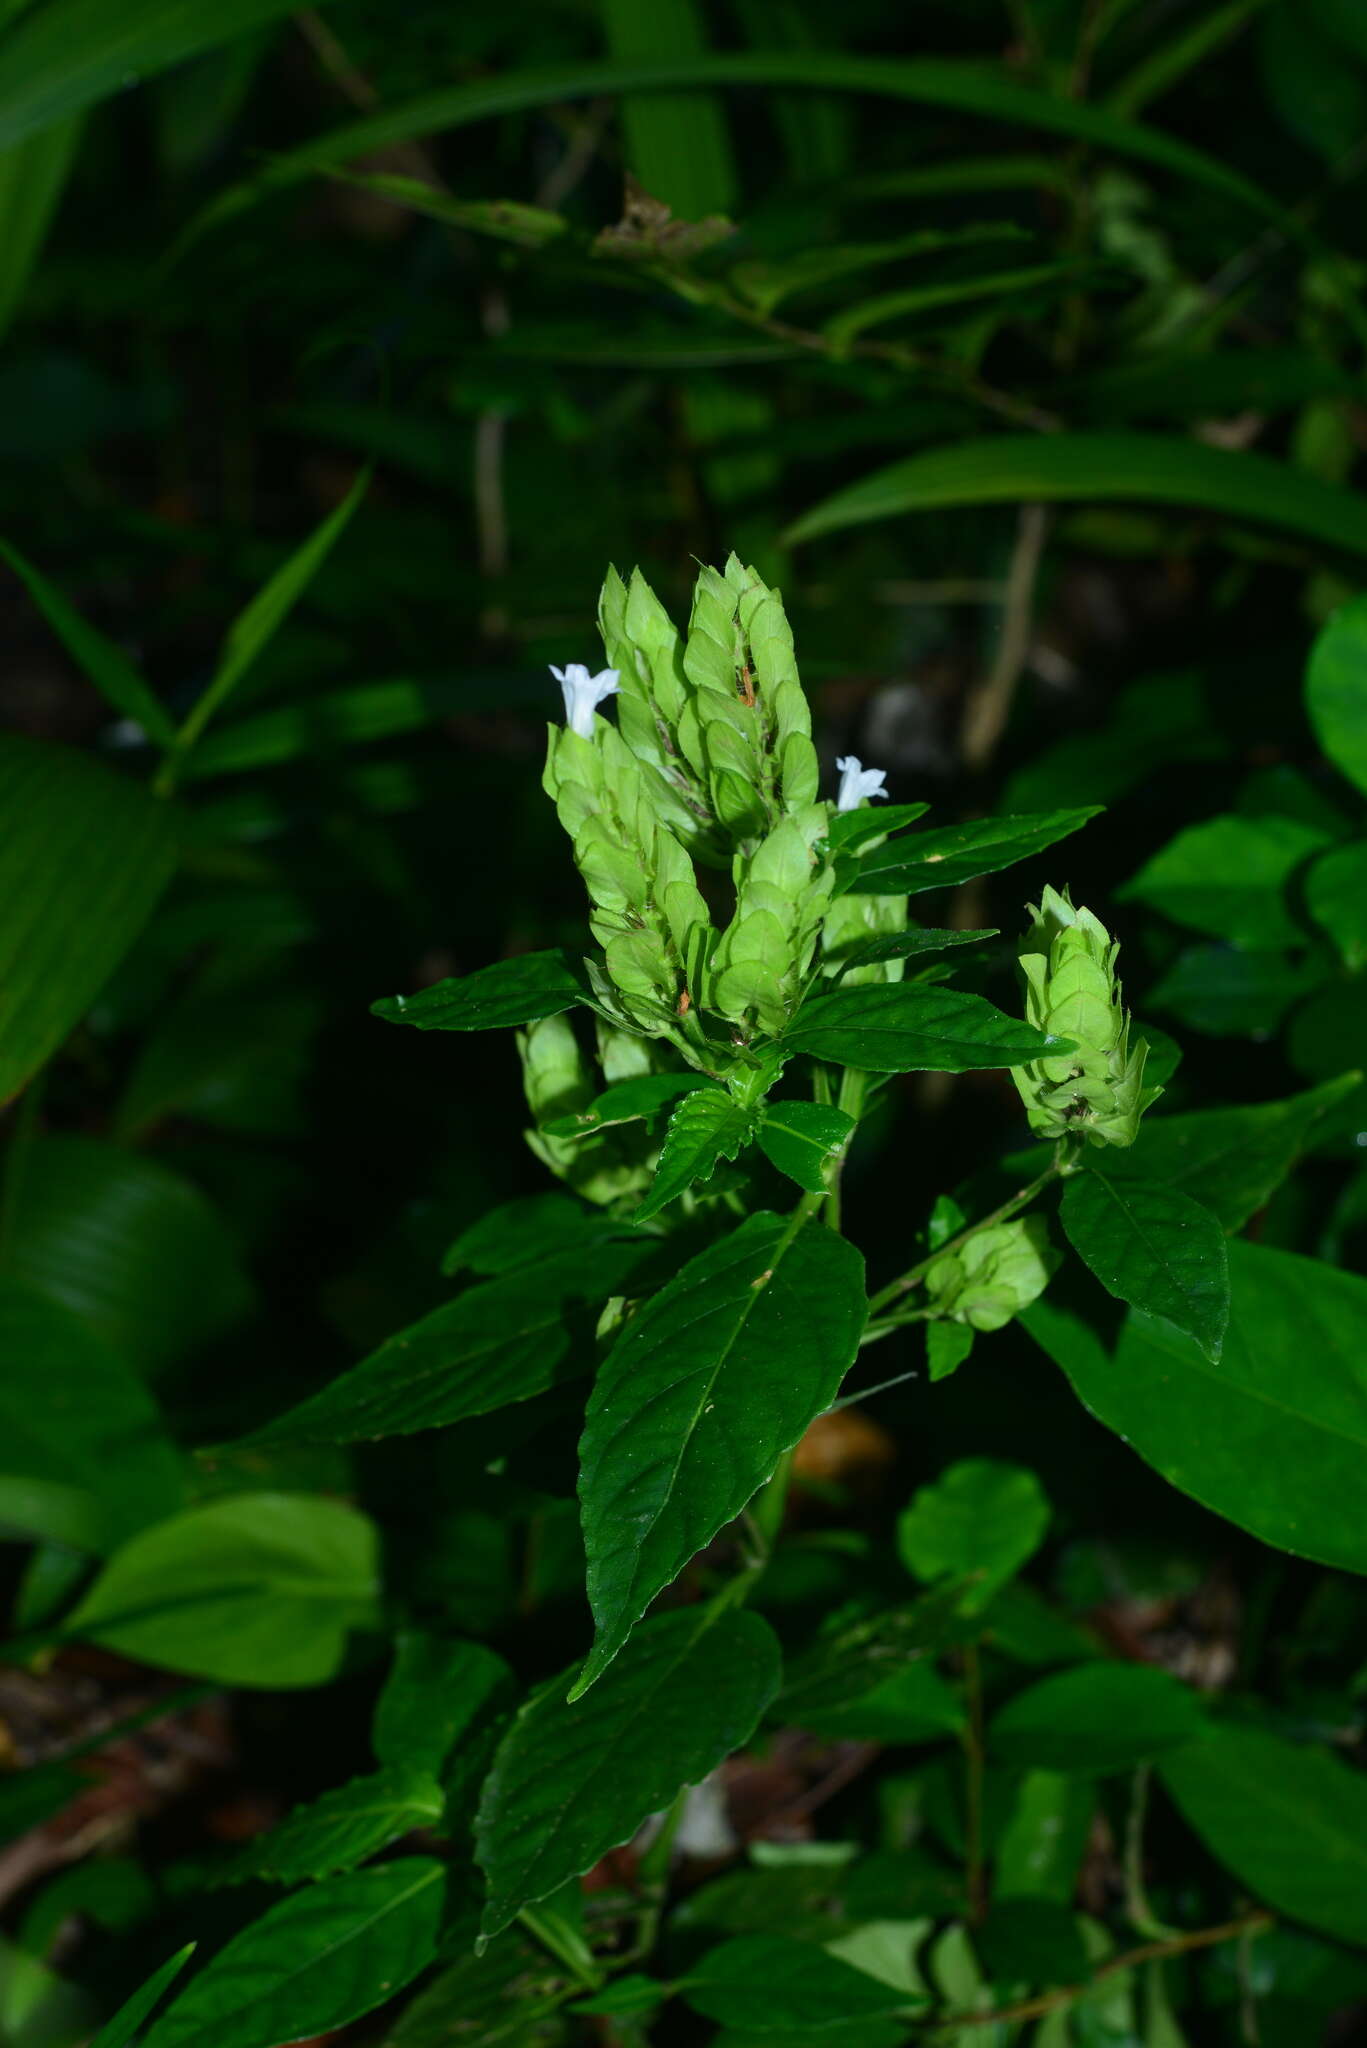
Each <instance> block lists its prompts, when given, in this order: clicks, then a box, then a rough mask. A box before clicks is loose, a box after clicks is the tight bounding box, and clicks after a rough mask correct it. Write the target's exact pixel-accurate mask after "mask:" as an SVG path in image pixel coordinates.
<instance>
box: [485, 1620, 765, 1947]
mask: <svg viewBox="0 0 1367 2048" xmlns="http://www.w3.org/2000/svg"><path fill="white" fill-rule="evenodd" d="M779 1670H780V1660H779V1649H778V1644H777V1642H776V1641H775V1639H774V1636H773V1633H772V1631H771V1630H770V1629H769V1627H768V1625H767V1624H766V1623H765V1622H763V1621H761V1620H760V1618H759V1616H758V1615H757V1614H747V1613H743V1612H735V1611H731V1612H723V1613H720V1614H718V1613H714V1612H712V1611H711V1610H709V1609H707V1608H703V1607H690V1608H686V1609H683V1610H680V1611H678V1612H676V1613H673V1614H660V1615H656V1616H655V1617H654V1618H653V1619H652V1620H650V1621H648V1622H646V1623H645V1624H644V1625H643V1626H642V1627H641V1628H639V1629H638V1630H637V1631H636V1634H635V1635H634V1636H633V1638H632V1640H631V1642H630V1643H629V1644H628V1645H627V1648H626V1649H625V1650H624V1651H623V1653H622V1655H621V1656H620V1657H619V1658H618V1660H617V1662H616V1663H615V1664H614V1666H613V1668H612V1670H611V1671H609V1672H608V1673H607V1674H606V1676H605V1677H604V1679H603V1682H602V1684H601V1685H599V1686H596V1687H595V1688H594V1691H593V1692H592V1694H591V1695H590V1696H589V1697H588V1698H587V1699H580V1700H577V1701H574V1702H571V1701H568V1700H567V1699H566V1697H565V1678H564V1676H563V1675H562V1676H560V1677H559V1678H555V1679H552V1680H551V1682H550V1683H549V1684H548V1685H544V1686H542V1687H541V1688H540V1689H539V1690H538V1691H537V1692H535V1693H533V1694H532V1696H531V1698H530V1699H529V1700H528V1701H527V1703H526V1705H525V1706H524V1707H523V1708H522V1711H521V1712H520V1713H519V1714H518V1716H517V1718H516V1720H515V1721H514V1722H513V1724H512V1726H511V1727H510V1728H509V1730H508V1732H507V1734H506V1735H505V1736H504V1738H503V1741H502V1743H501V1744H500V1745H499V1751H498V1755H497V1757H496V1758H495V1760H494V1767H493V1769H492V1770H491V1771H490V1773H489V1776H488V1778H487V1780H486V1781H485V1786H484V1792H483V1796H482V1798H481V1800H480V1809H479V1818H478V1820H477V1822H476V1824H475V1854H476V1857H477V1858H478V1860H479V1862H480V1864H481V1866H482V1868H483V1870H484V1873H485V1876H486V1877H487V1879H488V1884H489V1896H488V1901H487V1904H486V1905H485V1909H484V1920H483V1933H484V1935H485V1936H486V1937H488V1936H490V1935H495V1934H498V1933H499V1932H500V1931H501V1930H502V1929H503V1928H505V1927H506V1926H507V1925H508V1923H509V1921H510V1920H512V1919H513V1918H514V1917H515V1915H516V1914H517V1913H518V1912H519V1911H520V1910H521V1908H522V1907H523V1906H525V1905H529V1904H532V1903H534V1902H535V1901H536V1900H537V1899H544V1898H545V1897H546V1896H547V1895H548V1894H549V1893H550V1892H553V1891H555V1890H557V1889H558V1887H559V1886H560V1885H562V1884H564V1883H565V1881H566V1880H567V1879H568V1878H573V1877H578V1876H579V1875H580V1874H581V1873H582V1872H583V1871H585V1870H590V1869H592V1867H593V1865H594V1864H595V1863H596V1862H597V1861H598V1860H599V1858H600V1857H601V1856H604V1855H606V1853H607V1851H608V1850H609V1849H613V1848H616V1847H617V1846H618V1844H619V1843H622V1842H625V1841H628V1840H629V1839H630V1838H631V1836H632V1835H633V1834H635V1832H636V1830H637V1828H638V1827H639V1826H640V1824H641V1822H642V1821H643V1820H644V1819H645V1818H646V1816H647V1814H651V1813H655V1812H658V1811H659V1809H660V1808H661V1807H663V1806H667V1805H668V1804H669V1802H670V1800H671V1799H673V1797H674V1795H675V1793H676V1792H677V1791H678V1790H679V1789H680V1787H681V1786H683V1785H696V1784H698V1783H700V1782H701V1780H702V1779H703V1778H705V1777H706V1776H707V1774H708V1772H709V1771H711V1770H714V1769H715V1768H716V1766H717V1765H718V1764H719V1763H720V1762H721V1761H722V1760H723V1758H724V1757H727V1756H729V1755H730V1754H731V1752H732V1751H733V1750H736V1749H739V1748H740V1746H741V1744H742V1743H744V1742H746V1741H748V1739H749V1737H750V1736H751V1734H752V1733H753V1732H754V1729H755V1727H756V1726H757V1724H758V1722H759V1718H760V1715H761V1714H762V1713H763V1712H764V1710H765V1708H766V1707H767V1706H768V1705H769V1702H770V1701H771V1700H772V1699H773V1697H774V1695H775V1693H776V1692H777V1691H778V1684H779Z"/></svg>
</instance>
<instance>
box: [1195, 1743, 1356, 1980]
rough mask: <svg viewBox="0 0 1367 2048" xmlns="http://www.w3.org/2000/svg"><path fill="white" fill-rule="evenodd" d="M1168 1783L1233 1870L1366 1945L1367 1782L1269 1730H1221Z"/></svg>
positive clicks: (1288, 1910) (1291, 1912) (1310, 1918)
mask: <svg viewBox="0 0 1367 2048" xmlns="http://www.w3.org/2000/svg"><path fill="white" fill-rule="evenodd" d="M1159 1770H1160V1771H1161V1773H1162V1777H1163V1783H1164V1785H1165V1786H1166V1788H1167V1790H1168V1791H1169V1793H1170V1794H1171V1795H1172V1797H1173V1799H1174V1800H1175V1801H1176V1802H1177V1805H1178V1807H1179V1809H1180V1811H1181V1813H1182V1816H1183V1818H1184V1819H1185V1820H1186V1822H1187V1823H1188V1825H1189V1826H1190V1827H1192V1828H1194V1829H1195V1831H1196V1833H1197V1834H1198V1835H1199V1836H1200V1837H1201V1840H1202V1841H1203V1842H1204V1843H1205V1845H1206V1847H1207V1848H1208V1849H1209V1850H1210V1852H1211V1854H1212V1855H1213V1856H1215V1858H1216V1859H1217V1860H1218V1861H1219V1862H1221V1863H1223V1864H1224V1865H1225V1867H1226V1869H1228V1870H1231V1871H1233V1873H1234V1875H1235V1877H1237V1878H1238V1879H1239V1881H1240V1883H1241V1884H1246V1885H1247V1886H1248V1887H1249V1889H1250V1890H1251V1891H1253V1892H1254V1893H1255V1894H1256V1895H1257V1896H1258V1897H1259V1898H1261V1899H1265V1900H1266V1901H1267V1903H1268V1905H1269V1906H1273V1907H1275V1908H1276V1910H1277V1911H1278V1912H1279V1913H1285V1914H1287V1915H1288V1916H1289V1917H1290V1918H1291V1919H1293V1920H1303V1921H1305V1922H1306V1924H1307V1925H1308V1926H1311V1927H1318V1928H1320V1929H1322V1931H1323V1932H1324V1933H1325V1934H1332V1935H1334V1936H1335V1937H1336V1938H1337V1939H1338V1940H1340V1941H1348V1942H1352V1943H1353V1944H1354V1945H1355V1946H1359V1947H1360V1946H1361V1945H1362V1944H1363V1943H1367V1781H1364V1779H1363V1776H1362V1773H1361V1772H1360V1771H1356V1770H1352V1769H1350V1768H1349V1766H1348V1765H1347V1764H1344V1763H1340V1762H1339V1761H1338V1759H1337V1758H1336V1757H1333V1756H1330V1755H1329V1754H1327V1752H1326V1751H1324V1750H1320V1749H1307V1748H1302V1747H1300V1746H1299V1745H1297V1744H1295V1743H1291V1742H1284V1741H1282V1739H1281V1738H1280V1737H1279V1736H1276V1735H1271V1734H1269V1733H1268V1732H1267V1731H1266V1730H1265V1729H1261V1728H1241V1727H1239V1726H1237V1725H1234V1724H1227V1725H1219V1724H1217V1725H1216V1726H1214V1727H1212V1728H1211V1729H1210V1731H1209V1733H1208V1734H1207V1735H1206V1736H1205V1737H1204V1738H1203V1739H1202V1740H1201V1741H1200V1742H1193V1743H1191V1744H1190V1745H1189V1746H1188V1747H1187V1748H1185V1749H1181V1750H1178V1751H1177V1752H1176V1754H1175V1755H1173V1756H1168V1757H1164V1758H1163V1760H1162V1762H1161V1763H1160V1765H1159Z"/></svg>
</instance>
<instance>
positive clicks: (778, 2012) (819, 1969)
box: [682, 1934, 926, 2040]
mask: <svg viewBox="0 0 1367 2048" xmlns="http://www.w3.org/2000/svg"><path fill="white" fill-rule="evenodd" d="M682 1990H683V1995H684V1998H685V1999H686V2000H687V2002H688V2004H689V2005H691V2006H692V2007H693V2009H694V2011H695V2012H700V2013H703V2014H705V2015H706V2017H707V2018H708V2019H710V2020H717V2021H719V2022H720V2023H721V2024H722V2025H723V2026H725V2027H734V2028H736V2029H737V2030H738V2031H740V2032H743V2033H746V2034H750V2033H754V2034H760V2035H764V2034H770V2035H773V2034H778V2035H783V2036H785V2037H787V2036H791V2037H793V2038H797V2037H799V2036H801V2037H804V2038H805V2037H806V2036H808V2035H811V2036H813V2037H815V2038H817V2039H820V2038H821V2037H822V2036H828V2037H829V2036H832V2035H834V2036H837V2037H838V2038H840V2039H841V2040H845V2039H847V2038H848V2032H847V2030H848V2028H849V2027H850V2025H851V2023H852V2022H855V2023H857V2022H858V2021H860V2020H867V2019H876V2018H878V2017H879V2016H880V2015H882V2014H891V2013H903V2014H911V2013H914V2012H917V2011H923V2010H924V2008H925V2003H926V2001H925V1999H924V1998H922V1997H918V1996H917V1995H916V1994H914V1993H913V1992H910V1991H904V1990H900V1989H898V1988H897V1987H896V1986H894V1985H891V1984H888V1983H885V1982H884V1981H883V1980H882V1979H881V1978H879V1977H871V1976H869V1975H868V1974H867V1973H866V1972H865V1971H863V1970H857V1969H855V1967H854V1966H853V1964H851V1963H847V1962H843V1961H842V1960H841V1958H840V1957H839V1956H833V1955H829V1954H828V1953H827V1952H826V1950H825V1949H824V1948H819V1947H818V1946H817V1945H816V1943H815V1942H810V1941H793V1940H790V1939H789V1938H788V1937H787V1936H785V1935H782V1934H742V1935H738V1936H737V1938H736V1939H735V1940H734V1941H724V1942H722V1943H721V1945H720V1947H718V1948H714V1949H710V1950H709V1951H708V1953H707V1954H706V1955H705V1956H704V1957H703V1959H702V1961H701V1962H700V1963H699V1964H698V1965H697V1966H696V1967H695V1968H694V1969H693V1970H692V1971H691V1972H690V1973H689V1975H688V1976H687V1977H686V1978H685V1979H684V1983H683V1986H682Z"/></svg>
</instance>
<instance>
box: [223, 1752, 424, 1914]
mask: <svg viewBox="0 0 1367 2048" xmlns="http://www.w3.org/2000/svg"><path fill="white" fill-rule="evenodd" d="M444 1804H445V1801H444V1799H443V1797H442V1790H441V1786H440V1785H439V1784H438V1783H437V1781H436V1779H435V1778H434V1777H433V1776H432V1775H431V1773H430V1771H426V1770H424V1769H422V1768H421V1766H420V1765H419V1764H417V1763H416V1762H411V1763H398V1764H391V1765H390V1766H389V1767H388V1769H386V1770H382V1771H376V1772H374V1773H373V1774H372V1775H371V1776H370V1777H367V1778H353V1779H352V1781H351V1783H350V1784H349V1785H337V1786H334V1787H333V1789H332V1790H331V1791H330V1792H324V1793H322V1794H321V1796H320V1797H319V1798H317V1799H312V1800H310V1801H309V1803H308V1805H307V1806H297V1807H296V1808H295V1809H294V1812H293V1813H291V1814H289V1815H287V1816H286V1818H285V1819H284V1820H283V1821H281V1823H280V1825H279V1827H274V1828H271V1829H270V1831H269V1832H268V1833H267V1834H264V1835H261V1836H259V1837H258V1838H257V1840H256V1841H254V1842H253V1843H252V1844H251V1845H250V1847H249V1848H247V1849H245V1850H243V1852H242V1854H241V1855H240V1856H239V1857H238V1858H237V1859H236V1860H235V1861H234V1863H233V1864H232V1865H231V1867H230V1870H229V1871H228V1873H226V1874H227V1875H228V1876H229V1877H230V1878H231V1879H232V1880H233V1881H234V1882H237V1883H245V1882H246V1881H247V1880H248V1879H249V1878H253V1877H262V1878H266V1879H267V1880H269V1882H270V1883H272V1884H303V1883H304V1882H305V1880H306V1879H309V1878H320V1877H331V1876H333V1875H334V1874H335V1873H336V1872H337V1871H340V1870H354V1869H355V1868H356V1866H357V1865H358V1864H360V1863H366V1862H368V1861H369V1860H370V1858H371V1857H372V1856H375V1855H378V1854H379V1852H380V1850H381V1849H384V1848H387V1847H388V1846H389V1844H390V1843H391V1842H397V1841H398V1839H399V1837H400V1836H401V1835H406V1834H410V1833H411V1832H412V1830H413V1829H414V1828H427V1827H435V1825H436V1824H437V1822H438V1821H439V1820H440V1819H441V1816H442V1808H443V1806H444Z"/></svg>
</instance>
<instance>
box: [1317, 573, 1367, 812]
mask: <svg viewBox="0 0 1367 2048" xmlns="http://www.w3.org/2000/svg"><path fill="white" fill-rule="evenodd" d="M1305 708H1306V710H1307V711H1308V712H1309V714H1310V723H1311V724H1312V725H1313V726H1314V728H1315V733H1316V736H1317V738H1318V740H1319V743H1320V745H1321V746H1322V747H1323V748H1324V751H1325V753H1326V754H1327V755H1328V756H1329V759H1330V760H1331V761H1332V762H1333V763H1334V766H1335V767H1336V768H1341V769H1342V770H1343V773H1344V774H1345V775H1346V776H1347V777H1348V779H1349V781H1350V782H1355V783H1356V784H1357V786H1358V788H1359V789H1361V790H1367V595H1364V596H1361V597H1355V598H1353V599H1352V600H1351V601H1350V602H1349V603H1348V604H1345V605H1343V606H1341V607H1340V609H1339V610H1338V611H1336V612H1335V613H1334V616H1333V618H1332V619H1330V621H1329V623H1328V625H1327V626H1326V627H1325V628H1324V630H1323V632H1322V633H1321V634H1320V636H1319V638H1318V639H1317V640H1316V642H1315V644H1314V646H1313V648H1312V649H1311V650H1310V665H1309V667H1308V668H1307V670H1306V674H1305Z"/></svg>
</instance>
